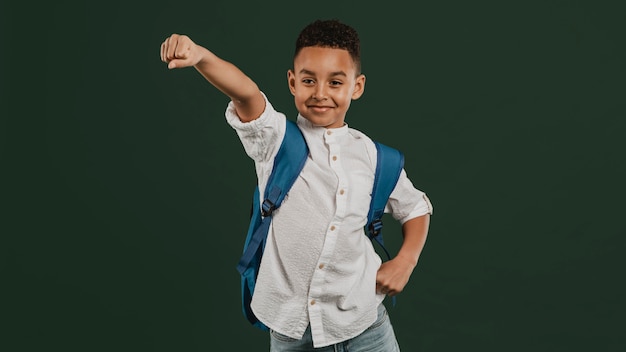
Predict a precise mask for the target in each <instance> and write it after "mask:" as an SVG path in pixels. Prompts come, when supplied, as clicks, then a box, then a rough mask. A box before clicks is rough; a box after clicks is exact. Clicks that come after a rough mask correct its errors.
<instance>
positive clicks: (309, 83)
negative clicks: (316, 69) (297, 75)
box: [302, 78, 315, 85]
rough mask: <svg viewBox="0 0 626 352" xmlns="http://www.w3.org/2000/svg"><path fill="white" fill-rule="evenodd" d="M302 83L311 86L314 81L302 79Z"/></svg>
mask: <svg viewBox="0 0 626 352" xmlns="http://www.w3.org/2000/svg"><path fill="white" fill-rule="evenodd" d="M302 83H303V84H305V85H311V84H313V83H315V81H313V80H312V79H310V78H304V79H303V80H302Z"/></svg>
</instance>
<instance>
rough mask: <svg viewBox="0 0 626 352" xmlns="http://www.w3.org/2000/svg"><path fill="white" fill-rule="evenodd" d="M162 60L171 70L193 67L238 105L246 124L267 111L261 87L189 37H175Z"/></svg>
mask: <svg viewBox="0 0 626 352" xmlns="http://www.w3.org/2000/svg"><path fill="white" fill-rule="evenodd" d="M161 61H163V62H166V63H167V67H168V68H169V69H174V68H183V67H190V66H193V67H195V68H196V70H198V72H200V74H202V76H204V78H206V80H207V81H209V82H210V83H211V84H212V85H213V86H215V88H217V89H219V90H220V91H221V92H222V93H224V94H226V95H227V96H228V97H229V98H230V99H231V100H232V101H233V103H234V104H235V109H236V110H237V115H239V119H240V120H241V121H243V122H248V121H252V120H254V119H256V118H257V117H259V116H260V115H261V113H263V110H264V109H265V99H264V98H263V95H262V94H261V91H260V90H259V87H258V86H257V85H256V83H254V81H252V79H250V77H248V76H246V75H245V74H244V73H243V72H242V71H241V70H239V68H237V67H236V66H235V65H233V64H231V63H230V62H228V61H225V60H222V59H221V58H219V57H218V56H216V55H215V54H213V53H212V52H211V51H209V50H208V49H206V48H204V47H202V46H200V45H198V44H196V43H194V42H193V41H192V40H191V38H189V37H188V36H186V35H179V34H172V35H171V36H169V37H168V38H167V39H165V41H164V42H163V43H162V44H161Z"/></svg>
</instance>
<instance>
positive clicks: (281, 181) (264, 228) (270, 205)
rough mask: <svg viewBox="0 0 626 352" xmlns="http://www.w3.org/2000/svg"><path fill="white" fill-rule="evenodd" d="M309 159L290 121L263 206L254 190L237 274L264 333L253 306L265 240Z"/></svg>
mask: <svg viewBox="0 0 626 352" xmlns="http://www.w3.org/2000/svg"><path fill="white" fill-rule="evenodd" d="M308 155H309V148H308V146H307V144H306V140H305V139H304V136H303V135H302V132H301V131H300V128H298V126H297V125H296V123H294V122H292V121H290V120H287V124H286V129H285V136H284V137H283V141H282V143H281V145H280V148H279V150H278V153H277V154H276V157H275V158H274V165H273V167H272V173H271V174H270V177H269V178H268V180H267V185H266V186H265V192H264V197H263V202H262V203H260V200H261V198H260V194H259V187H258V186H257V187H256V188H255V190H254V197H253V203H252V215H251V219H250V226H249V227H248V234H247V236H246V241H245V244H244V249H243V255H242V256H241V258H240V259H239V263H238V265H237V271H239V273H240V274H241V289H242V292H241V293H242V306H243V313H244V316H245V317H246V318H247V319H248V321H249V322H250V323H252V324H253V325H254V326H256V327H258V328H260V329H262V330H268V328H267V327H266V326H265V325H264V324H263V323H261V322H260V321H259V320H258V319H257V318H256V317H255V316H254V314H253V312H252V310H251V309H250V302H251V301H252V294H253V293H254V287H255V284H256V277H257V274H258V270H259V266H260V264H261V257H262V256H263V250H264V248H265V239H266V238H267V233H268V231H269V226H270V222H271V220H272V214H273V212H274V210H276V209H278V208H279V207H280V205H281V204H282V201H283V199H284V198H285V195H286V194H287V193H288V192H289V189H291V186H293V184H294V182H295V181H296V179H297V178H298V175H300V171H302V168H303V167H304V164H305V163H306V160H307V156H308ZM259 203H260V204H261V206H259Z"/></svg>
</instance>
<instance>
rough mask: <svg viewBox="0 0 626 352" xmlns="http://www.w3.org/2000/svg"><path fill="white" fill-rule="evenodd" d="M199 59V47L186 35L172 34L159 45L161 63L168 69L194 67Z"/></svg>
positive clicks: (200, 56)
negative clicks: (165, 64) (164, 63)
mask: <svg viewBox="0 0 626 352" xmlns="http://www.w3.org/2000/svg"><path fill="white" fill-rule="evenodd" d="M200 59H202V55H201V49H200V47H199V46H198V45H196V43H194V42H193V41H192V40H191V38H189V37H188V36H186V35H180V34H172V35H171V36H169V37H168V38H167V39H165V41H164V42H163V43H162V44H161V61H163V62H166V63H167V67H168V68H170V69H172V68H182V67H189V66H194V65H196V64H197V63H198V62H200Z"/></svg>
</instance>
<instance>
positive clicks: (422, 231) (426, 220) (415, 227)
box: [396, 214, 430, 268]
mask: <svg viewBox="0 0 626 352" xmlns="http://www.w3.org/2000/svg"><path fill="white" fill-rule="evenodd" d="M429 224H430V214H426V215H422V216H420V217H417V218H414V219H411V220H409V221H407V222H405V223H404V224H403V225H402V234H403V237H404V240H403V241H402V246H401V247H400V250H399V251H398V254H397V255H396V258H399V259H400V258H401V259H403V260H404V261H406V262H408V263H410V264H411V265H412V267H413V268H414V267H415V266H416V265H417V261H418V260H419V257H420V254H421V253H422V250H423V249H424V245H425V243H426V237H427V235H428V227H429Z"/></svg>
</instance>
